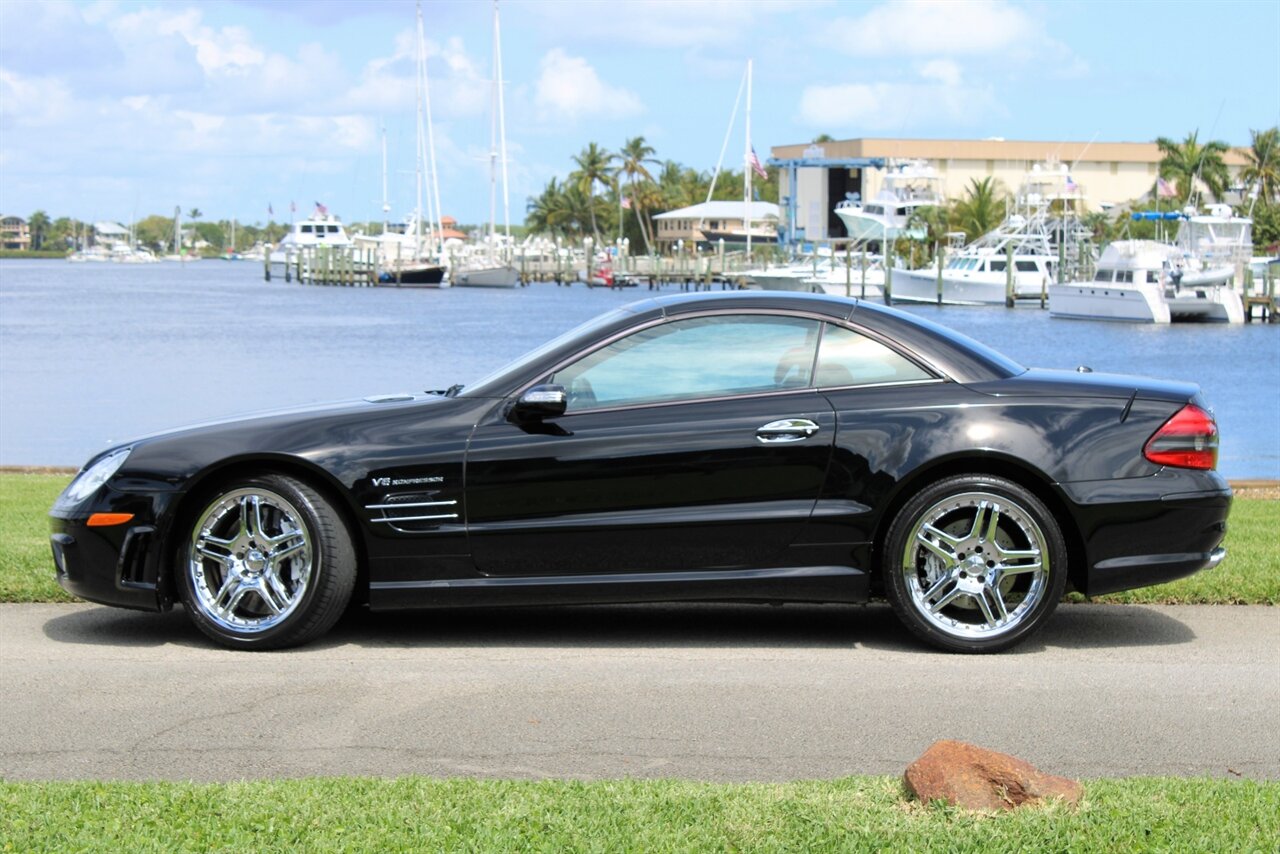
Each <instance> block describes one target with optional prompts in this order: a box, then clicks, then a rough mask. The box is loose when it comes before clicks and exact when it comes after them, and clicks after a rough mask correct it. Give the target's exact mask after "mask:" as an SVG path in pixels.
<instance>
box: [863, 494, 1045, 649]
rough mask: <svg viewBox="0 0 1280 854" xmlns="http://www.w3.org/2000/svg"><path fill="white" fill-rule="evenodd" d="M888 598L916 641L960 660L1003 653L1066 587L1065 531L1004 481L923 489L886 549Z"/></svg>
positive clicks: (898, 520) (1037, 623)
mask: <svg viewBox="0 0 1280 854" xmlns="http://www.w3.org/2000/svg"><path fill="white" fill-rule="evenodd" d="M883 569H884V584H885V592H886V594H887V595H888V597H889V601H890V603H891V604H892V605H893V608H894V611H895V612H896V613H897V615H898V617H899V618H900V619H901V620H902V621H903V623H905V624H906V626H907V628H909V629H910V630H911V631H912V632H914V633H915V634H916V635H918V636H919V637H921V638H923V639H924V640H926V641H928V642H929V643H931V644H933V645H934V646H937V647H941V648H942V649H946V650H950V651H953V652H979V653H980V652H998V651H1000V650H1003V649H1008V648H1009V647H1011V646H1013V645H1015V644H1018V643H1021V642H1022V641H1024V640H1026V639H1027V638H1028V637H1029V636H1031V635H1032V634H1033V633H1035V632H1036V631H1037V630H1039V629H1040V628H1041V627H1042V626H1043V625H1044V623H1045V621H1046V620H1047V619H1048V618H1049V615H1050V614H1051V613H1053V609H1054V608H1055V607H1056V606H1057V604H1058V600H1059V599H1061V598H1062V593H1063V590H1064V589H1065V588H1066V583H1067V557H1066V546H1065V544H1064V543H1063V539H1062V532H1061V529H1060V528H1059V526H1058V523H1057V521H1056V520H1055V519H1054V517H1053V514H1051V513H1050V512H1049V511H1048V509H1047V508H1046V507H1045V506H1044V504H1043V503H1042V502H1041V501H1040V500H1039V499H1038V498H1036V496H1035V495H1033V494H1032V493H1031V492H1030V491H1028V490H1027V489H1025V488H1023V487H1022V486H1020V485H1018V484H1016V483H1014V482H1012V481H1009V480H1006V479H1004V478H999V477H992V476H985V475H963V476H959V477H950V478H947V479H945V480H942V481H939V482H937V483H935V484H933V485H931V486H928V487H926V488H925V489H923V490H921V491H920V492H919V493H917V494H916V495H915V496H913V497H912V498H911V499H910V500H909V501H907V503H906V504H905V505H904V506H903V508H902V509H901V510H900V511H899V512H898V515H897V516H896V517H895V518H894V521H893V524H892V525H891V526H890V528H889V534H888V537H887V538H886V540H885V549H884V563H883Z"/></svg>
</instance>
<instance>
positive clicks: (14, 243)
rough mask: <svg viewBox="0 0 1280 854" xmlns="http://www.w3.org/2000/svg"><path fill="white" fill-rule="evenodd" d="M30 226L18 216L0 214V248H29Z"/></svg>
mask: <svg viewBox="0 0 1280 854" xmlns="http://www.w3.org/2000/svg"><path fill="white" fill-rule="evenodd" d="M30 248H31V227H30V226H28V225H27V221H26V220H25V219H23V218H22V217H20V216H0V249H30Z"/></svg>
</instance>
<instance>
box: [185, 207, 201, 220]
mask: <svg viewBox="0 0 1280 854" xmlns="http://www.w3.org/2000/svg"><path fill="white" fill-rule="evenodd" d="M202 216H204V212H203V211H201V210H200V209H199V208H192V209H191V210H189V211H187V219H199V218H200V217H202Z"/></svg>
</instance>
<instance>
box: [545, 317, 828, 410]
mask: <svg viewBox="0 0 1280 854" xmlns="http://www.w3.org/2000/svg"><path fill="white" fill-rule="evenodd" d="M819 325H820V324H819V322H818V321H816V320H806V319H805V318H799V317H781V316H767V315H747V314H738V315H718V316H715V317H694V318H689V319H688V320H676V321H672V322H670V323H664V324H661V325H659V326H651V327H649V328H648V329H642V330H641V331H639V332H636V333H635V334H634V335H628V336H627V337H626V338H623V339H621V340H619V341H615V342H613V343H612V344H609V345H607V346H605V347H602V348H600V349H599V350H596V351H595V352H594V353H591V354H589V355H587V356H584V357H583V358H581V359H579V360H578V361H577V362H574V363H573V364H572V365H569V366H567V367H565V368H562V369H560V370H559V371H557V372H556V373H555V374H554V375H553V376H552V377H551V382H553V383H557V384H559V385H563V386H564V387H565V388H566V389H568V391H569V408H568V411H570V412H582V411H584V410H590V409H600V408H604V407H609V406H627V405H635V404H644V403H660V402H665V401H675V400H691V399H695V398H703V397H721V396H725V395H734V394H751V393H755V392H767V391H778V390H782V389H789V388H805V387H807V386H809V384H810V379H811V374H812V371H813V360H814V355H815V350H816V349H817V345H818V328H819Z"/></svg>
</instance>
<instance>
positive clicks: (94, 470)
mask: <svg viewBox="0 0 1280 854" xmlns="http://www.w3.org/2000/svg"><path fill="white" fill-rule="evenodd" d="M132 450H133V448H121V449H120V450H118V451H112V452H111V453H109V454H107V455H106V456H105V457H103V458H102V459H100V460H98V461H97V462H96V463H94V464H93V465H91V466H89V467H88V468H87V469H85V470H84V471H82V472H80V474H78V475H76V479H75V480H73V481H71V485H70V486H68V487H67V488H66V490H65V491H64V492H63V493H62V497H61V498H59V499H58V503H59V504H61V505H63V506H69V505H75V504H79V503H81V502H82V501H84V500H85V499H86V498H89V497H90V496H91V495H93V494H94V493H95V492H97V491H98V490H99V489H100V488H101V487H102V485H103V484H104V483H106V482H107V481H108V480H110V479H111V476H112V475H114V474H115V473H116V472H118V471H120V467H121V466H122V465H124V461H125V460H126V459H128V457H129V452H130V451H132Z"/></svg>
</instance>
